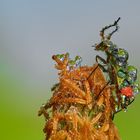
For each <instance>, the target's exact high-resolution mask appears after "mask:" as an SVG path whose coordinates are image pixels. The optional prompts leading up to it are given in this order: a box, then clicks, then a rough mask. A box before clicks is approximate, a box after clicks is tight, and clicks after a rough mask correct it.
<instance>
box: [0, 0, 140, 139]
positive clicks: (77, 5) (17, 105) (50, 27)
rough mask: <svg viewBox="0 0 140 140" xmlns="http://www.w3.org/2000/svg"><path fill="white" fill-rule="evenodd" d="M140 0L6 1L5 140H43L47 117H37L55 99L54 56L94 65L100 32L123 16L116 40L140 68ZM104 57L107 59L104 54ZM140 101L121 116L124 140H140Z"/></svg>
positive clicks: (2, 35) (0, 5) (1, 33)
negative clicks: (114, 0) (62, 54)
mask: <svg viewBox="0 0 140 140" xmlns="http://www.w3.org/2000/svg"><path fill="white" fill-rule="evenodd" d="M139 13H140V1H138V0H134V1H129V0H127V1H121V0H118V1H116V2H113V1H111V0H107V1H98V0H94V1H90V0H88V1H84V0H81V1H80V0H77V1H74V0H72V1H64V0H61V1H46V0H41V1H38V0H24V1H23V0H12V1H10V0H2V1H0V21H1V22H0V139H1V140H8V139H11V140H19V139H20V140H43V139H44V134H43V132H42V129H43V127H44V123H45V121H44V118H43V117H40V118H39V117H38V116H37V112H38V110H39V108H40V106H41V104H42V103H44V102H46V100H47V99H49V97H50V96H51V93H50V88H51V86H52V85H53V84H54V83H55V82H57V71H56V70H55V69H54V62H53V61H52V60H51V56H52V55H53V54H56V53H64V52H69V53H70V54H71V57H74V56H75V55H81V56H82V58H83V65H84V64H88V65H92V64H93V63H94V62H95V55H96V54H97V52H95V51H94V50H93V48H91V47H90V46H91V45H93V44H94V43H97V42H98V41H99V39H100V38H99V31H100V29H101V28H102V27H104V26H105V25H108V24H110V23H112V22H113V21H114V20H115V19H117V18H118V17H119V16H121V17H122V20H121V21H120V23H119V25H120V29H119V32H118V33H116V34H115V35H114V36H113V38H112V39H113V41H114V42H115V43H116V44H117V45H118V46H119V47H122V48H125V49H126V50H128V51H129V54H130V58H129V62H130V63H131V64H133V65H135V66H136V67H138V69H140V62H139V52H140V47H139V32H140V27H139V25H140V16H139ZM100 55H102V54H100ZM139 106H140V96H139V95H138V96H137V98H136V100H135V102H134V103H133V104H132V105H131V106H130V107H129V108H128V112H126V113H124V112H121V113H119V114H117V115H116V117H115V123H116V125H117V127H118V129H119V132H120V135H121V137H122V140H132V139H133V140H138V139H139V126H140V120H139V119H140V109H139Z"/></svg>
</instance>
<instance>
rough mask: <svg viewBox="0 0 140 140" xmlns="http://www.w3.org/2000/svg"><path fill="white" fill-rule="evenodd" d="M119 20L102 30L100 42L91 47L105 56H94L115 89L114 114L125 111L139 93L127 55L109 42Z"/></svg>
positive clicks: (135, 72) (135, 73)
mask: <svg viewBox="0 0 140 140" xmlns="http://www.w3.org/2000/svg"><path fill="white" fill-rule="evenodd" d="M119 20H120V17H119V18H118V19H117V20H116V21H115V22H114V23H113V24H111V25H109V26H105V27H104V28H102V30H101V31H100V36H101V42H100V43H98V44H95V45H94V46H92V47H94V48H95V50H96V51H102V52H104V53H105V54H106V59H104V58H102V57H101V56H99V55H96V62H97V63H98V65H99V67H100V68H101V69H102V70H103V72H105V73H107V74H108V75H109V82H108V83H110V85H111V86H114V87H115V88H114V90H115V92H116V96H115V97H114V98H115V101H116V105H117V108H116V113H117V112H119V111H121V110H122V109H126V108H127V106H128V105H130V104H131V103H132V102H133V101H134V99H135V95H136V94H137V93H139V85H138V83H137V69H136V68H135V67H134V66H132V65H129V63H128V58H129V53H128V52H127V51H126V50H125V49H123V48H119V47H118V46H117V45H116V44H114V43H113V42H112V41H111V40H110V39H111V36H112V35H113V34H114V33H115V32H116V31H118V28H119V26H118V22H119ZM111 27H115V30H113V31H112V32H111V33H109V34H108V35H106V36H105V34H104V32H105V31H106V30H107V29H109V28H111Z"/></svg>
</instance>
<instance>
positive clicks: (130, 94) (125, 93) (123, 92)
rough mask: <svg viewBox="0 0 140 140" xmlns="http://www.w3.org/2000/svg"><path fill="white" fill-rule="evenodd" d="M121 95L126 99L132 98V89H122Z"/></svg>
mask: <svg viewBox="0 0 140 140" xmlns="http://www.w3.org/2000/svg"><path fill="white" fill-rule="evenodd" d="M121 94H123V95H125V96H127V97H132V96H133V90H132V87H130V86H128V87H124V88H122V89H121Z"/></svg>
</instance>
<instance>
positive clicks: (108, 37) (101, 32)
mask: <svg viewBox="0 0 140 140" xmlns="http://www.w3.org/2000/svg"><path fill="white" fill-rule="evenodd" d="M120 19H121V18H120V17H119V18H118V19H117V20H116V21H115V22H114V23H113V24H111V25H108V26H105V27H104V28H102V30H101V31H100V36H101V39H102V40H104V39H105V34H104V32H105V30H107V29H109V28H111V27H114V26H115V27H116V29H115V30H113V31H112V32H111V33H110V34H109V35H108V36H107V39H108V40H109V39H110V38H111V36H112V35H113V34H114V33H115V32H116V31H118V29H119V26H118V22H119V20H120Z"/></svg>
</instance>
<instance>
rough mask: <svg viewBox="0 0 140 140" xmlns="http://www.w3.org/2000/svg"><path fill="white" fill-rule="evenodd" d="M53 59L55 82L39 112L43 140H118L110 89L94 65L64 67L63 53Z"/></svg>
mask: <svg viewBox="0 0 140 140" xmlns="http://www.w3.org/2000/svg"><path fill="white" fill-rule="evenodd" d="M53 59H54V60H55V61H56V63H57V64H56V65H55V67H56V68H57V69H58V70H59V83H58V84H56V85H55V87H53V96H52V97H51V98H50V100H49V101H48V102H47V103H46V104H45V105H43V106H42V107H41V108H40V111H39V115H42V114H43V115H44V117H45V119H46V124H45V128H44V133H45V134H46V140H120V137H119V135H118V131H117V128H116V127H115V125H114V123H113V122H112V117H113V112H114V110H115V104H114V99H113V97H112V94H111V91H112V87H111V86H110V85H109V83H108V82H107V81H106V79H105V76H104V74H103V72H102V70H101V69H100V67H99V66H98V64H95V65H93V66H90V67H89V66H79V67H71V68H68V65H69V57H68V55H67V54H65V55H64V59H62V60H61V59H59V58H58V57H57V56H55V55H54V56H53Z"/></svg>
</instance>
